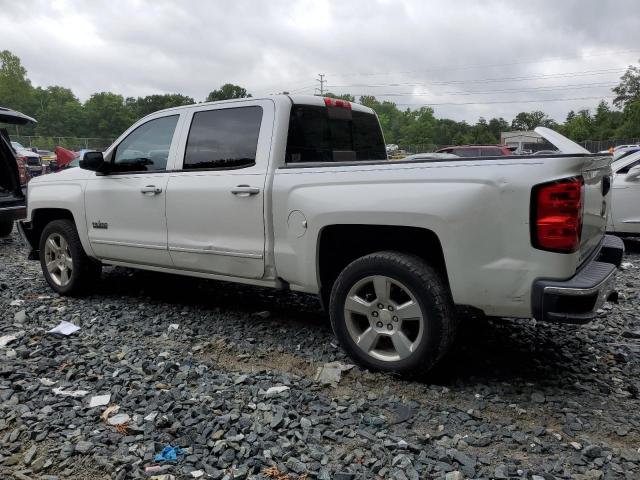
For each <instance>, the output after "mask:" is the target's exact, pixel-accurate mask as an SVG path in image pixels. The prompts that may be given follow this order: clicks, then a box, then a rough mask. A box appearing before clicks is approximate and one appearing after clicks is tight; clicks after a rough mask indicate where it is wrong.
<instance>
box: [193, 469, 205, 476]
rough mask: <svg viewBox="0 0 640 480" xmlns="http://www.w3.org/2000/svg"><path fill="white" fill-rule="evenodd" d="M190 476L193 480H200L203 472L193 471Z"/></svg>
mask: <svg viewBox="0 0 640 480" xmlns="http://www.w3.org/2000/svg"><path fill="white" fill-rule="evenodd" d="M191 476H192V477H193V478H202V477H204V471H203V470H194V471H193V472H191Z"/></svg>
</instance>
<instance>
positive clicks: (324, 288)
mask: <svg viewBox="0 0 640 480" xmlns="http://www.w3.org/2000/svg"><path fill="white" fill-rule="evenodd" d="M317 245H318V247H317V254H316V266H317V267H316V275H317V281H318V285H319V290H320V296H321V299H322V301H323V303H325V302H326V300H328V298H329V297H328V295H329V294H330V292H331V288H332V286H333V283H334V282H335V280H336V278H337V277H338V275H339V274H340V272H341V271H342V270H343V269H344V268H345V267H346V266H347V265H348V264H349V263H351V262H352V261H354V260H356V259H357V258H360V257H363V256H365V255H368V254H370V253H374V252H378V251H390V250H391V251H397V252H402V253H409V254H413V255H416V256H418V257H420V258H422V259H423V260H424V261H425V262H426V263H428V264H429V265H431V266H432V267H433V268H435V269H436V270H437V271H438V272H439V273H440V274H441V275H442V278H443V280H444V282H445V284H446V285H447V286H449V279H448V275H447V268H446V262H445V257H444V252H443V249H442V244H441V242H440V239H439V237H438V235H437V234H436V233H435V232H434V231H432V230H429V229H427V228H421V227H409V226H396V225H374V224H336V225H327V226H325V227H323V228H322V229H321V230H320V232H319V234H318V243H317ZM325 305H326V303H325Z"/></svg>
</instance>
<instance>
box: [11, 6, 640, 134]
mask: <svg viewBox="0 0 640 480" xmlns="http://www.w3.org/2000/svg"><path fill="white" fill-rule="evenodd" d="M0 8H1V11H2V15H0V49H8V50H10V51H12V52H13V53H14V54H16V55H18V56H19V57H20V59H21V60H22V62H23V65H24V66H25V67H26V68H27V70H28V75H29V78H30V79H31V80H32V82H33V84H34V85H39V86H48V85H62V86H65V87H69V88H71V89H72V90H73V91H74V92H75V94H76V95H77V96H78V97H79V98H80V99H81V100H86V99H87V98H88V97H89V96H90V95H91V94H92V93H94V92H99V91H112V92H117V93H120V94H122V95H124V96H144V95H149V94H154V93H183V94H186V95H190V96H192V97H194V98H195V99H196V100H203V99H204V97H206V95H207V93H208V92H209V91H211V90H213V89H215V88H217V87H219V86H220V85H221V84H223V83H227V82H231V83H236V84H239V85H241V86H243V87H245V88H247V90H248V91H249V92H251V93H252V94H254V96H256V95H264V94H269V93H277V92H281V91H283V90H287V91H292V92H293V91H295V92H300V93H313V92H314V88H315V87H316V86H318V84H317V82H316V81H315V79H316V78H317V75H318V74H319V73H324V74H325V75H326V77H325V78H326V80H327V84H328V88H329V90H330V91H332V92H335V93H353V94H356V95H357V96H358V95H360V94H373V95H376V96H377V97H380V98H384V99H387V100H391V101H394V102H396V103H398V104H399V105H400V104H401V106H402V107H405V106H407V105H410V106H412V107H416V106H420V105H424V104H431V105H433V108H434V110H435V113H436V116H438V117H448V118H454V119H456V120H467V121H469V122H475V121H476V120H477V119H478V117H479V116H484V117H486V118H490V117H494V116H502V117H505V118H506V119H507V120H511V118H512V117H513V116H514V115H515V114H516V113H517V112H520V111H523V110H525V111H529V110H537V109H540V110H544V111H545V112H548V113H549V114H550V115H551V116H552V117H554V118H555V119H557V120H564V118H565V116H566V113H567V112H568V110H570V109H580V108H585V107H591V108H593V107H594V106H595V105H597V103H598V100H597V99H595V98H592V97H597V98H603V97H610V96H611V91H610V89H611V86H612V85H614V84H616V83H617V81H618V79H619V77H620V75H621V74H622V73H623V72H624V69H625V67H626V66H627V65H629V64H631V63H637V61H638V58H640V28H638V25H640V5H639V4H638V1H637V0H618V1H615V2H605V1H601V0H553V1H550V0H549V1H546V0H545V1H543V0H540V1H534V0H527V1H526V2H523V1H500V0H483V1H478V0H455V1H453V0H448V1H426V0H422V1H421V0H415V1H412V0H404V1H395V0H377V1H376V0H336V1H331V0H310V1H307V0H296V1H284V0H282V1H279V0H269V1H258V0H256V1H242V0H230V1H225V0H218V1H205V0H201V1H197V0H191V1H178V0H175V1H166V0H110V1H89V0H86V1H82V0H41V1H38V0H0ZM577 98H579V99H580V100H566V99H577ZM559 99H562V101H558V100H559ZM515 101H518V102H525V101H526V103H513V102H515ZM505 102H508V103H505Z"/></svg>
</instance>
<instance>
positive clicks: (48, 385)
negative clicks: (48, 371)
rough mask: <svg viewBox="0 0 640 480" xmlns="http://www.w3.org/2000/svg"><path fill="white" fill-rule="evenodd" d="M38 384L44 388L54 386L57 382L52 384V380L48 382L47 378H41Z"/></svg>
mask: <svg viewBox="0 0 640 480" xmlns="http://www.w3.org/2000/svg"><path fill="white" fill-rule="evenodd" d="M40 383H41V384H42V385H44V386H45V387H51V386H52V385H55V384H56V383H57V382H54V381H53V380H49V379H48V378H41V379H40Z"/></svg>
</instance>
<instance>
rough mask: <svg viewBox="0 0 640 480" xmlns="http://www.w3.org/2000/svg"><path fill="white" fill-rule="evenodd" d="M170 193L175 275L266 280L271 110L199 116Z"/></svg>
mask: <svg viewBox="0 0 640 480" xmlns="http://www.w3.org/2000/svg"><path fill="white" fill-rule="evenodd" d="M191 112H192V114H191V118H188V119H187V121H188V123H189V125H190V127H189V128H188V134H187V135H186V136H185V138H184V139H183V141H182V145H181V150H180V151H181V153H180V156H181V158H182V161H181V162H180V161H178V165H179V167H178V171H175V172H172V173H171V175H170V179H169V184H168V189H167V228H168V246H169V252H170V255H171V258H172V259H173V263H174V265H175V266H176V267H177V268H182V269H186V270H191V271H199V272H206V273H215V274H220V275H231V276H238V277H245V278H261V277H263V275H264V254H265V219H264V215H265V213H264V202H265V193H266V192H265V187H266V185H265V182H266V175H267V167H268V164H269V155H270V147H271V134H272V131H273V120H274V104H273V102H272V101H270V100H247V101H240V102H233V103H227V104H219V105H206V106H202V107H196V108H194V109H193V110H192V111H191Z"/></svg>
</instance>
